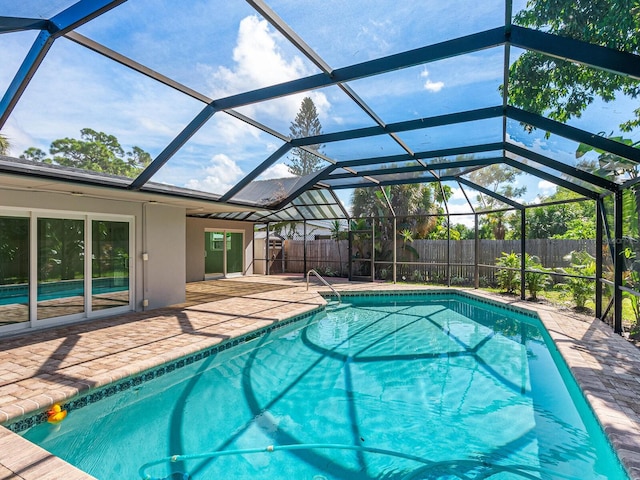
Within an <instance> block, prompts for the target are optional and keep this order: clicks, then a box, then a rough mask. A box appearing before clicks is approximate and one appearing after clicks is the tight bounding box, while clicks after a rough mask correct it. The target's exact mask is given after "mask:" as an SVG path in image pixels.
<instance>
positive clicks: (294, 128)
mask: <svg viewBox="0 0 640 480" xmlns="http://www.w3.org/2000/svg"><path fill="white" fill-rule="evenodd" d="M289 130H290V131H291V136H292V137H293V138H306V137H312V136H315V135H320V134H321V133H322V125H321V124H320V119H319V118H318V112H317V110H316V106H315V104H314V103H313V100H311V98H310V97H304V98H303V99H302V103H301V104H300V110H299V111H298V114H297V115H296V118H295V120H294V121H293V122H291V126H290V127H289ZM308 148H309V149H311V150H314V151H316V152H320V148H322V145H320V144H315V145H308ZM289 162H290V163H287V167H288V169H289V172H290V173H292V174H293V175H298V176H303V175H308V174H309V173H313V172H316V171H318V170H320V168H321V165H322V159H321V158H320V157H318V156H317V155H314V154H313V153H311V152H309V151H307V150H304V149H302V148H294V149H293V150H292V151H291V153H290V156H289Z"/></svg>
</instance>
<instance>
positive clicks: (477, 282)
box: [473, 213, 480, 288]
mask: <svg viewBox="0 0 640 480" xmlns="http://www.w3.org/2000/svg"><path fill="white" fill-rule="evenodd" d="M474 218H475V240H474V241H475V245H474V252H473V263H474V264H475V269H474V274H473V276H474V285H475V288H480V265H478V258H479V257H480V235H479V233H480V232H479V228H478V214H477V213H475V214H474Z"/></svg>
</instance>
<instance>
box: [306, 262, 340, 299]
mask: <svg viewBox="0 0 640 480" xmlns="http://www.w3.org/2000/svg"><path fill="white" fill-rule="evenodd" d="M312 273H313V274H314V275H315V276H316V277H318V280H320V281H321V282H322V283H324V284H325V285H326V286H327V287H329V288H330V289H331V290H332V291H333V293H335V294H336V296H337V297H338V305H340V304H341V303H342V297H341V296H340V294H339V293H338V291H337V290H336V289H335V288H333V287H332V286H331V284H330V283H329V282H327V281H326V280H325V279H324V278H322V275H320V274H319V273H318V272H316V271H315V270H314V269H313V268H312V269H311V270H309V271H308V272H307V290H309V275H311V274H312Z"/></svg>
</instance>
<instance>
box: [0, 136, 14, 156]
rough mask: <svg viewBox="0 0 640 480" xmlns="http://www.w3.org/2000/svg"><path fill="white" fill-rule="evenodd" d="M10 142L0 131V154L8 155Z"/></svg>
mask: <svg viewBox="0 0 640 480" xmlns="http://www.w3.org/2000/svg"><path fill="white" fill-rule="evenodd" d="M10 148H11V144H10V143H9V139H8V138H7V136H6V135H3V134H1V133H0V155H9V150H10Z"/></svg>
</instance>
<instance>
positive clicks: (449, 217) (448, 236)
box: [447, 213, 451, 287]
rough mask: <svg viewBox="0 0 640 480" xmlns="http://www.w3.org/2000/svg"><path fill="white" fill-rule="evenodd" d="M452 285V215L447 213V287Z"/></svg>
mask: <svg viewBox="0 0 640 480" xmlns="http://www.w3.org/2000/svg"><path fill="white" fill-rule="evenodd" d="M450 286H451V215H449V213H447V287H450Z"/></svg>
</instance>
